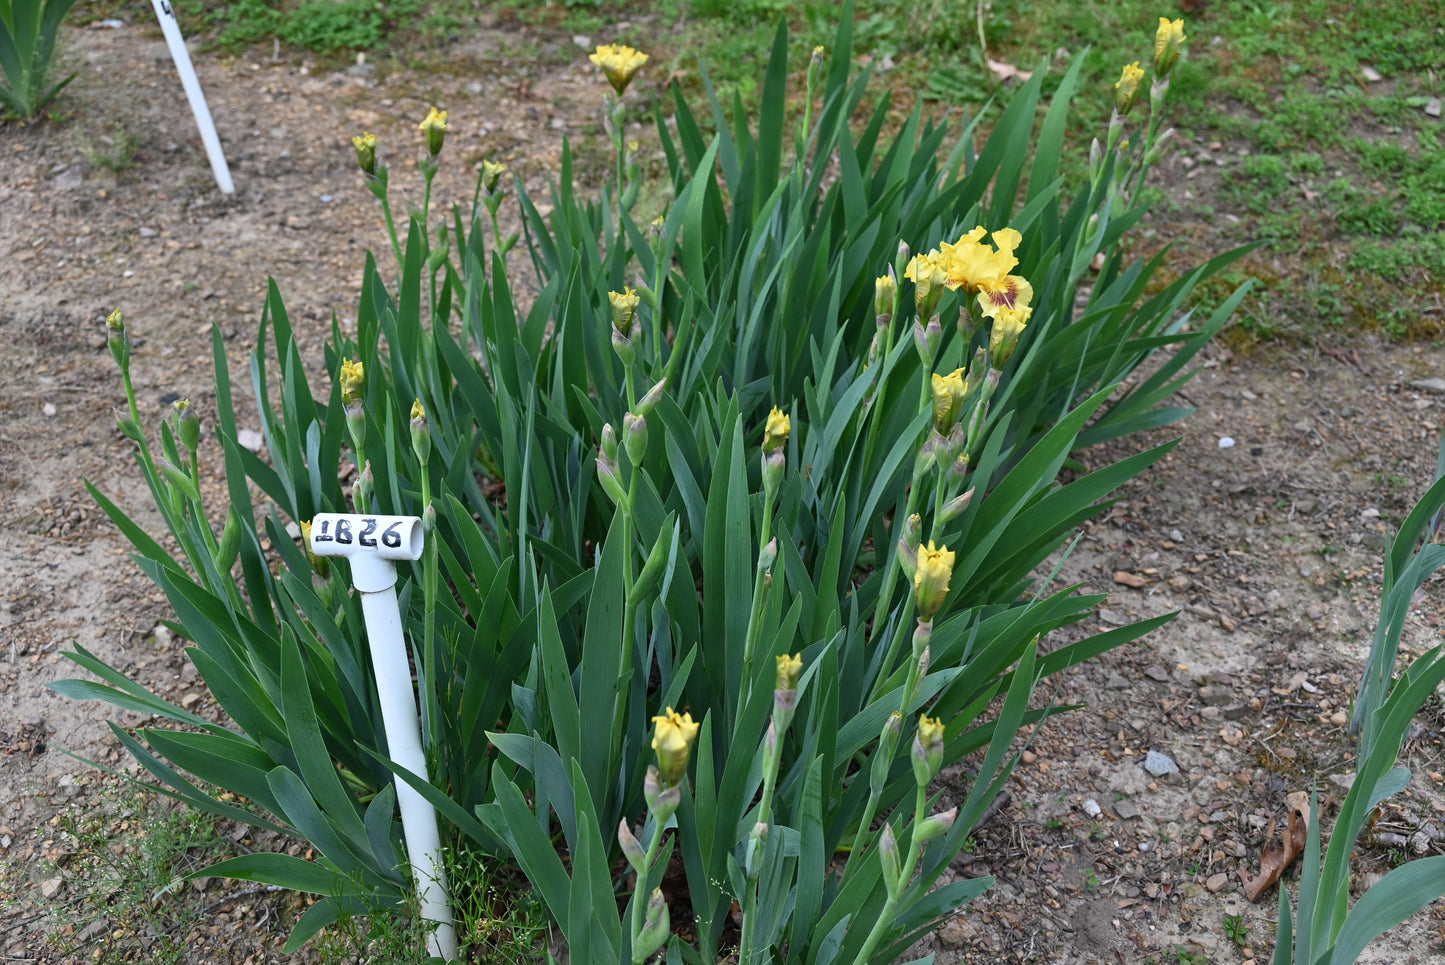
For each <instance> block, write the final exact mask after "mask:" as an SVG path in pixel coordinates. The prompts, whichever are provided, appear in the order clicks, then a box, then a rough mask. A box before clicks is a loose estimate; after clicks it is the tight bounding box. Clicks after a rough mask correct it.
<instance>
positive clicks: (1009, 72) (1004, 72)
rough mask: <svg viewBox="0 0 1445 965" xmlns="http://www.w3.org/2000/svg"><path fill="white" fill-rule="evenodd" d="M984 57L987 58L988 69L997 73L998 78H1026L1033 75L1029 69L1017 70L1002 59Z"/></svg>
mask: <svg viewBox="0 0 1445 965" xmlns="http://www.w3.org/2000/svg"><path fill="white" fill-rule="evenodd" d="M986 59H987V60H988V69H989V70H991V71H993V72H994V73H995V74H997V75H998V79H999V80H1008V79H1009V78H1011V77H1017V78H1018V79H1019V80H1028V79H1029V78H1030V77H1032V76H1033V75H1034V72H1033V71H1031V70H1019V69H1018V68H1017V67H1015V66H1014V65H1013V64H1006V63H1004V62H1003V61H1000V60H994V59H993V58H992V57H989V58H986Z"/></svg>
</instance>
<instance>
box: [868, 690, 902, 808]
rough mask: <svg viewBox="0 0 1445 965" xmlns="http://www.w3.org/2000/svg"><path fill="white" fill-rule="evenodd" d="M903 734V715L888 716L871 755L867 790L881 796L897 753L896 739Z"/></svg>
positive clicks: (894, 712)
mask: <svg viewBox="0 0 1445 965" xmlns="http://www.w3.org/2000/svg"><path fill="white" fill-rule="evenodd" d="M902 734H903V715H902V714H900V713H899V712H898V711H896V710H895V711H893V713H891V714H889V715H888V719H887V720H885V721H884V722H883V729H882V730H881V731H879V732H878V750H877V751H876V752H874V754H873V763H872V765H871V768H870V770H869V773H868V789H869V791H871V792H872V793H874V794H882V793H883V788H884V787H885V786H886V785H887V784H888V771H889V769H890V768H891V767H892V766H893V755H894V754H895V753H896V752H897V751H898V739H899V737H900V736H901V735H902Z"/></svg>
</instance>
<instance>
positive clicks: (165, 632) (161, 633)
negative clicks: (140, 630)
mask: <svg viewBox="0 0 1445 965" xmlns="http://www.w3.org/2000/svg"><path fill="white" fill-rule="evenodd" d="M151 634H152V635H153V636H154V637H155V638H156V646H158V647H165V648H169V647H170V645H171V644H172V643H174V642H175V639H176V635H175V634H174V633H172V632H171V628H170V627H168V626H166V625H165V624H164V623H157V624H156V628H155V629H154V630H152V631H151Z"/></svg>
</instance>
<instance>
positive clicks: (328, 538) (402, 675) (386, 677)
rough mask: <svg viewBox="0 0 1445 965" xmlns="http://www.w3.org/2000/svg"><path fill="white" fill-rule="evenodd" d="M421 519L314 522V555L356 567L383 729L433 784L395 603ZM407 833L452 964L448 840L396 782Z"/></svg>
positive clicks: (435, 952) (394, 749) (437, 941)
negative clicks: (401, 563)
mask: <svg viewBox="0 0 1445 965" xmlns="http://www.w3.org/2000/svg"><path fill="white" fill-rule="evenodd" d="M424 539H425V537H424V536H423V534H422V526H421V519H420V518H419V517H417V516H352V515H345V514H342V513H320V514H318V515H317V516H316V518H315V519H313V520H312V521H311V551H312V552H313V553H315V554H316V555H317V556H344V557H346V558H347V559H348V560H349V561H350V562H351V582H352V584H353V585H354V586H355V587H356V589H357V591H358V592H360V593H361V612H362V614H363V615H364V616H365V618H366V636H367V641H368V643H369V644H370V646H371V664H372V666H373V667H374V668H375V669H376V689H377V693H378V695H379V696H380V698H381V722H382V726H383V727H385V728H386V746H387V752H388V753H389V754H390V755H391V759H392V760H393V761H395V762H396V763H397V764H399V765H401V766H402V767H404V768H406V769H407V770H408V771H411V772H412V773H413V774H415V775H417V776H418V777H422V778H426V777H427V772H426V755H425V754H424V753H423V752H422V748H421V726H420V724H419V723H418V722H417V710H416V698H415V697H414V696H413V694H412V689H411V666H410V664H408V663H407V659H406V643H405V641H404V640H403V639H402V631H401V613H400V612H399V611H398V608H397V602H396V561H397V560H417V559H420V558H421V550H422V543H423V540H424ZM396 801H397V804H398V805H400V807H401V827H402V831H403V832H404V833H405V835H406V850H407V854H408V855H409V856H410V859H411V872H412V878H413V879H415V881H416V892H417V897H418V898H419V899H420V900H421V915H422V917H423V918H425V919H426V920H427V921H430V922H434V923H435V924H436V927H435V928H434V929H433V930H432V931H431V932H430V933H429V934H428V935H427V954H428V955H431V956H433V957H440V958H442V959H443V960H445V961H449V962H450V961H453V960H454V959H455V958H456V957H457V937H456V931H455V929H454V928H453V926H452V909H451V905H450V904H449V903H448V898H447V879H446V870H445V869H444V868H443V867H442V863H441V854H442V846H441V836H440V835H439V834H438V832H437V815H436V809H435V808H433V807H432V806H431V804H430V803H428V802H427V799H426V798H424V797H422V796H421V795H420V794H418V793H417V791H416V790H415V789H414V788H413V787H412V786H411V785H410V784H407V783H406V782H404V781H401V780H397V781H396Z"/></svg>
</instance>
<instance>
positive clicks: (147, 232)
mask: <svg viewBox="0 0 1445 965" xmlns="http://www.w3.org/2000/svg"><path fill="white" fill-rule="evenodd" d="M158 234H160V232H158V231H156V229H154V228H142V229H141V230H140V236H141V237H142V238H154V237H155V236H156V235H158Z"/></svg>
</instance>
